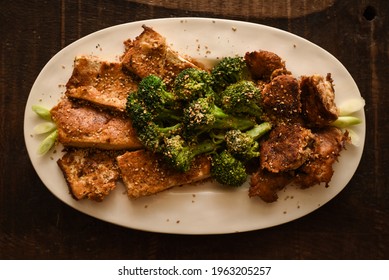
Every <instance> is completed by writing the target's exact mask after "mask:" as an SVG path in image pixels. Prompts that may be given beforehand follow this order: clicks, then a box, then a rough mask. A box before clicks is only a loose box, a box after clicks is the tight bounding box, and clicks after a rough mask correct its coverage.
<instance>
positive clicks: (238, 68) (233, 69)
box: [211, 57, 250, 92]
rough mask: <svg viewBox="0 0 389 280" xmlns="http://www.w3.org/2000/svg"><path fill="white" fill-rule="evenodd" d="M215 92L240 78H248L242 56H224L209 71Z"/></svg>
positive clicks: (247, 71)
mask: <svg viewBox="0 0 389 280" xmlns="http://www.w3.org/2000/svg"><path fill="white" fill-rule="evenodd" d="M211 75H212V78H213V88H214V90H215V91H216V92H220V91H222V90H224V89H225V88H226V87H227V86H229V85H231V84H234V83H236V82H239V81H242V80H250V72H249V70H248V68H247V65H246V62H245V60H244V58H243V57H225V58H223V59H222V60H220V62H219V63H218V64H216V66H215V67H213V69H212V71H211Z"/></svg>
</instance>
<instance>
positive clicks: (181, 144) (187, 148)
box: [162, 135, 217, 172]
mask: <svg viewBox="0 0 389 280" xmlns="http://www.w3.org/2000/svg"><path fill="white" fill-rule="evenodd" d="M216 148H217V145H215V144H214V143H213V142H212V141H210V140H206V141H204V142H201V143H199V144H192V145H188V143H187V142H186V141H185V140H184V139H183V138H182V137H181V136H180V135H175V136H172V137H169V138H165V140H164V146H163V148H162V154H163V156H164V158H165V160H166V161H167V162H168V163H169V164H171V165H172V166H173V167H174V168H175V169H176V170H178V171H181V172H187V171H189V169H190V168H191V165H192V162H193V160H194V158H195V157H196V156H197V155H200V154H207V153H210V152H213V151H214V150H215V149H216Z"/></svg>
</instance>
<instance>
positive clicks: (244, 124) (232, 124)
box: [212, 115, 255, 130]
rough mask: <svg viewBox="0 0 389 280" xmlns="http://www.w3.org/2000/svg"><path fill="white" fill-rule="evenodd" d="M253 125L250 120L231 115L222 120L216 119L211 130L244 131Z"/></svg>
mask: <svg viewBox="0 0 389 280" xmlns="http://www.w3.org/2000/svg"><path fill="white" fill-rule="evenodd" d="M254 125H255V122H254V121H252V120H250V119H245V118H238V117H234V116H231V115H227V116H225V117H224V118H217V119H216V121H215V123H214V124H213V126H212V127H213V128H216V129H239V130H246V129H249V128H251V127H253V126H254Z"/></svg>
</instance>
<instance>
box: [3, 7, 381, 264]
mask: <svg viewBox="0 0 389 280" xmlns="http://www.w3.org/2000/svg"><path fill="white" fill-rule="evenodd" d="M179 16H180V17H181V16H194V17H219V18H227V19H235V20H245V21H249V22H254V23H261V24H266V25H270V26H273V27H276V28H280V29H283V30H287V31H290V32H293V33H295V34H297V35H300V36H302V37H304V38H306V39H307V40H310V41H312V42H314V43H316V44H318V45H319V46H321V47H323V48H324V49H326V50H328V51H329V52H331V53H332V54H333V55H334V56H335V57H336V58H338V59H339V60H340V61H341V62H342V63H343V64H344V66H345V67H346V68H347V69H348V70H349V72H350V74H351V75H352V76H353V78H354V80H355V82H356V83H357V85H358V87H359V89H360V92H361V94H362V96H363V98H365V100H366V108H365V111H366V126H367V135H366V143H365V149H364V153H363V157H362V160H361V162H360V165H359V167H358V170H357V172H356V174H355V175H354V177H353V178H352V179H351V181H350V183H349V184H348V185H347V187H346V188H345V189H344V190H343V191H342V192H341V193H340V194H339V195H338V196H337V197H336V198H335V199H333V200H332V201H330V202H329V203H328V204H326V205H324V206H323V207H321V208H320V209H319V210H318V211H315V212H313V213H311V214H309V215H307V216H305V217H303V218H301V219H299V220H296V221H293V222H290V223H288V224H284V225H280V226H277V227H273V228H269V229H264V230H259V231H253V232H247V233H240V234H229V235H220V236H191V235H182V236H181V235H167V234H159V233H150V232H142V231H137V230H132V229H126V228H121V227H119V226H115V225H112V224H108V223H105V222H102V221H99V220H96V219H94V218H91V217H89V216H86V215H84V214H81V213H79V212H77V211H75V210H73V209H71V208H70V207H68V206H66V205H64V204H63V203H62V202H60V201H59V200H58V199H57V198H55V197H54V196H53V195H52V194H51V193H50V192H48V190H47V189H46V187H45V186H44V185H43V184H42V182H41V181H40V180H39V178H38V176H37V175H36V173H35V171H34V169H33V167H32V165H31V163H30V160H29V158H28V155H27V151H26V148H25V144H24V139H23V118H24V110H25V104H26V101H27V98H28V95H29V92H30V89H31V87H32V85H33V83H34V81H35V79H36V78H37V76H38V74H39V72H40V71H41V69H42V67H43V66H44V65H45V64H46V63H47V62H48V61H49V59H50V58H51V57H52V56H53V55H55V54H56V53H57V52H58V51H59V50H61V49H62V48H63V47H65V46H67V45H68V44H70V43H72V42H74V41H76V40H77V39H79V38H81V37H83V36H85V35H87V34H90V33H92V32H94V31H97V30H99V29H102V28H105V27H108V26H113V25H116V24H120V23H125V22H131V21H137V20H143V19H151V18H162V17H179ZM388 17H389V6H388V5H387V1H384V0H372V1H367V0H355V1H340V0H338V1H335V0H333V1H331V0H324V1H309V0H306V1H303V0H300V1H279V0H276V1H266V2H265V1H245V0H244V1H238V0H232V1H221V0H220V1H217V0H209V1H202V0H200V1H163V0H159V1H158V0H156V1H109V0H100V1H96V2H95V3H91V2H90V1H84V0H78V1H76V0H69V1H65V0H61V1H27V2H26V1H22V0H14V1H1V3H0V34H1V37H2V39H1V50H0V113H1V118H0V137H1V139H0V172H1V173H0V258H1V259H388V258H389V188H388V186H389V180H388V175H387V170H388V169H389V151H388V137H389V122H388V119H389V118H388V111H389V110H388V109H387V108H389V98H388V97H387V91H388V86H387V81H388V80H389V55H388V53H389V50H388V46H389V29H388V26H389V18H388Z"/></svg>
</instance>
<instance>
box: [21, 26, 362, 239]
mask: <svg viewBox="0 0 389 280" xmlns="http://www.w3.org/2000/svg"><path fill="white" fill-rule="evenodd" d="M143 24H146V25H147V26H150V27H153V28H154V29H155V30H156V31H157V32H159V33H160V34H162V35H163V36H165V37H166V38H167V41H168V43H169V44H171V45H172V47H173V49H175V50H177V51H179V52H180V53H183V54H188V55H190V56H192V57H194V58H196V59H199V60H201V61H205V62H207V61H211V62H212V61H215V59H217V58H220V57H222V56H234V55H236V54H239V55H244V54H245V52H247V51H254V50H259V49H263V50H269V51H272V52H275V53H277V54H278V55H279V56H281V57H282V58H283V59H284V60H285V61H286V66H287V68H288V69H289V70H291V71H292V73H293V74H294V75H295V76H296V77H298V76H300V75H310V74H314V73H318V74H322V75H326V74H327V73H331V74H332V77H333V79H334V83H335V90H336V102H337V103H338V104H340V103H342V102H344V101H346V100H348V99H350V98H355V97H359V96H360V93H359V90H358V88H357V85H356V84H355V82H354V80H353V78H352V77H351V75H350V74H349V73H348V71H347V70H346V69H345V67H344V66H343V65H342V64H341V63H340V62H339V61H338V60H337V59H336V58H335V57H334V56H332V55H331V54H329V53H328V52H327V51H325V50H323V49H322V48H320V47H318V46H317V45H315V44H313V43H311V42H309V41H307V40H305V39H303V38H300V37H298V36H295V35H293V34H291V33H288V32H285V31H282V30H279V29H275V28H272V27H268V26H263V25H259V24H252V23H247V22H238V21H230V20H221V19H206V18H169V19H155V20H147V21H141V22H133V23H128V24H122V25H118V26H113V27H110V28H107V29H103V30H101V31H98V32H95V33H93V34H90V35H88V36H86V37H84V38H81V39H79V40H78V41H76V42H74V43H72V44H70V45H69V46H67V47H66V48H64V49H63V50H61V51H60V52H59V53H58V54H56V55H55V56H54V57H53V58H52V59H51V60H50V61H49V62H48V63H47V64H46V66H45V67H44V68H43V69H42V71H41V73H40V74H39V76H38V78H37V79H36V81H35V83H34V85H33V87H32V89H31V92H30V96H29V98H28V101H27V105H26V110H25V119H24V137H25V141H26V146H27V150H28V153H29V156H30V159H31V161H32V164H33V166H34V168H35V170H36V172H37V173H38V175H39V177H40V178H41V180H42V181H43V183H44V184H45V185H46V186H47V188H48V189H49V190H50V191H51V192H52V193H53V194H54V195H55V196H56V197H58V198H59V199H60V200H62V201H63V202H65V203H66V204H68V205H70V206H71V207H73V208H74V209H77V210H79V211H80V212H83V213H86V214H88V215H91V216H93V217H96V218H98V219H101V220H104V221H107V222H110V223H114V224H118V225H121V226H124V227H129V228H135V229H141V230H147V231H155V232H165V233H180V234H217V233H232V232H242V231H249V230H256V229H262V228H266V227H271V226H275V225H279V224H282V223H286V222H289V221H292V220H295V219H297V218H300V217H302V216H304V215H306V214H308V213H310V212H312V211H314V210H316V209H317V208H319V207H320V206H322V205H324V204H325V203H326V202H328V201H329V200H331V199H332V198H333V197H335V196H336V195H337V194H338V193H339V192H340V191H341V190H342V189H343V188H344V187H345V186H346V185H347V183H348V182H349V180H350V179H351V177H352V176H353V174H354V172H355V170H356V168H357V166H358V164H359V161H360V159H361V156H362V151H363V144H364V139H365V125H364V123H365V122H364V121H365V115H364V111H363V110H360V111H359V112H357V113H356V114H355V115H356V116H358V117H359V118H361V119H362V120H363V124H361V125H358V126H356V127H354V128H353V130H354V131H355V132H356V133H357V135H359V137H360V143H359V145H358V146H353V145H349V146H348V147H347V150H344V151H342V153H341V157H340V158H339V162H338V163H336V164H335V166H334V168H335V174H334V176H333V178H332V180H331V182H330V187H329V188H325V186H324V185H318V186H315V187H312V188H309V189H307V190H301V189H298V188H294V187H291V186H289V187H287V188H286V189H285V190H283V191H281V192H280V193H279V200H278V201H277V202H275V203H271V204H267V203H265V202H263V201H261V200H260V199H259V198H249V197H248V183H246V184H245V185H244V186H242V187H241V188H237V189H232V188H225V187H222V186H219V185H217V184H213V183H205V184H197V185H190V186H184V187H176V188H173V189H171V190H169V191H165V192H163V193H160V194H158V195H155V196H151V197H146V198H142V199H138V200H129V199H128V198H127V196H126V195H125V189H124V187H123V185H121V184H120V185H119V186H118V187H117V188H116V189H115V191H113V192H112V193H111V195H109V196H108V197H107V198H106V200H105V201H104V202H102V203H96V202H93V201H87V200H85V201H75V200H74V199H73V198H72V197H71V196H70V195H69V192H68V187H67V185H66V182H65V180H64V178H63V175H62V173H61V171H60V170H59V168H58V167H57V164H56V160H57V159H58V158H59V157H60V156H61V152H60V151H61V147H57V148H56V149H55V151H56V152H50V153H49V154H47V155H45V156H39V155H38V154H37V149H38V146H39V143H40V141H41V140H42V137H40V136H36V135H33V134H34V132H33V128H34V126H35V125H36V124H38V123H40V122H41V120H40V119H39V118H38V117H37V116H36V115H35V113H33V112H32V110H31V106H32V105H34V104H40V105H43V106H46V107H47V108H51V107H53V106H54V105H55V104H56V103H57V102H58V100H59V98H60V97H61V95H62V94H63V92H64V90H65V88H64V85H65V84H66V82H67V80H68V79H69V77H70V75H71V72H72V66H73V60H74V58H75V56H77V55H81V54H92V55H97V56H99V57H100V58H103V59H107V60H118V57H119V56H120V55H121V54H122V53H123V51H124V47H123V41H124V40H126V39H128V38H135V37H136V36H138V35H139V34H140V33H141V32H142V30H143V29H142V27H141V26H142V25H143ZM43 207H44V206H43ZM48 210H49V209H48ZM350 211H351V209H350Z"/></svg>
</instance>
